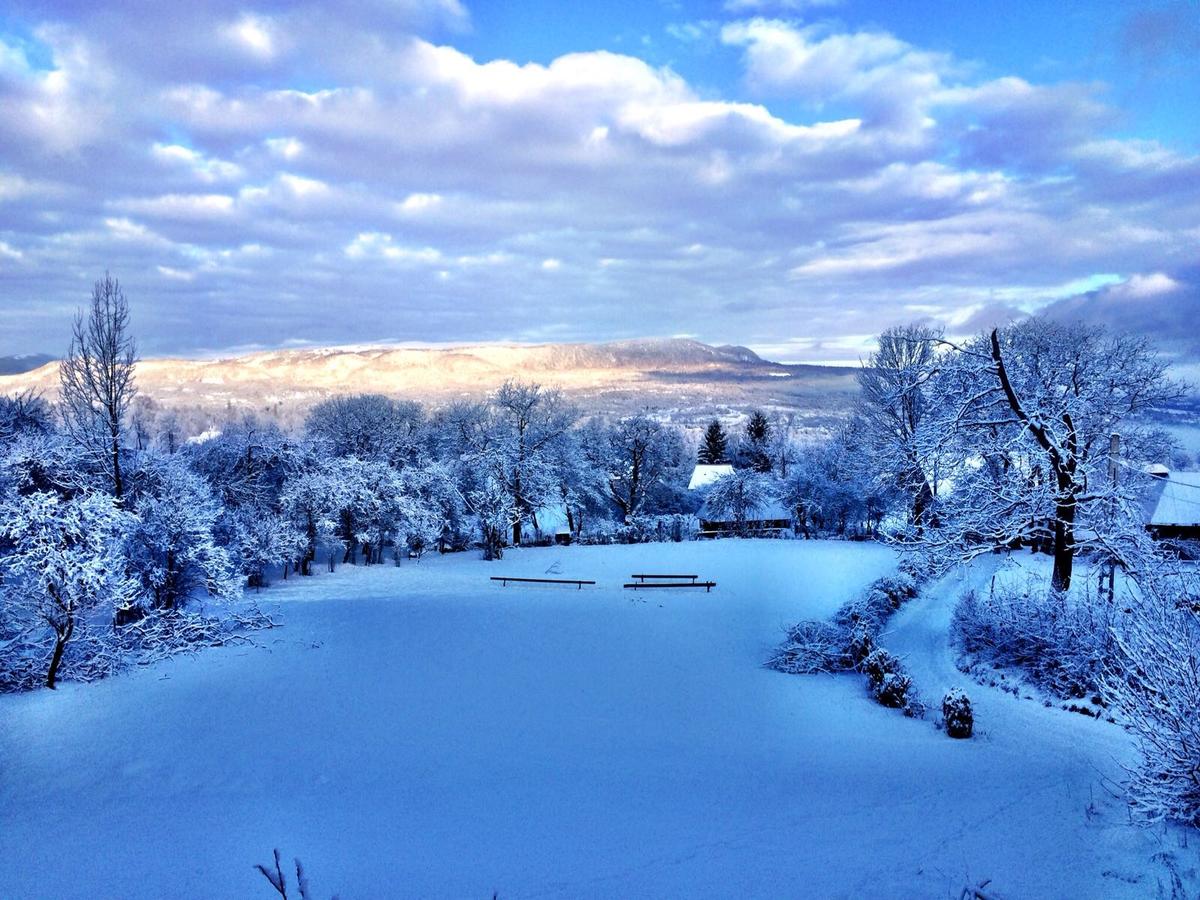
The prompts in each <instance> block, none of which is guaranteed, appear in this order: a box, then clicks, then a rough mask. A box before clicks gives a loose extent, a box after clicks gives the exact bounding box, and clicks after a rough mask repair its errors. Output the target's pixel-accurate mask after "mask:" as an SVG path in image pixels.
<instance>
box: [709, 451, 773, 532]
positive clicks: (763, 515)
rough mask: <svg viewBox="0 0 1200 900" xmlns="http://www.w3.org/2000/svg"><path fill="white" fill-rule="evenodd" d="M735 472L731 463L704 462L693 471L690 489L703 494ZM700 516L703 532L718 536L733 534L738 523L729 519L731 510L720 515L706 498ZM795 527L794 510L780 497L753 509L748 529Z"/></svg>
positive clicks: (747, 523)
mask: <svg viewBox="0 0 1200 900" xmlns="http://www.w3.org/2000/svg"><path fill="white" fill-rule="evenodd" d="M732 474H733V466H731V465H729V464H728V463H720V464H717V465H709V464H704V463H701V464H700V465H697V466H696V468H695V470H694V471H693V472H692V478H691V480H690V481H689V482H688V490H689V491H695V492H699V493H700V494H703V493H704V491H705V490H707V489H708V488H709V487H711V486H712V485H713V483H714V482H716V481H717V480H718V479H719V478H724V477H725V476H726V475H732ZM697 516H698V517H699V519H700V536H701V537H717V536H719V535H723V534H733V533H734V532H736V530H737V523H736V522H733V521H731V520H729V519H728V513H725V514H724V515H718V514H716V513H712V512H710V511H709V508H708V501H707V500H705V501H704V503H703V505H701V507H700V511H699V512H698V513H697ZM791 527H792V513H791V510H789V509H787V508H786V507H785V506H784V505H783V504H782V503H780V502H779V501H778V500H775V499H772V500H770V501H768V502H766V503H764V504H762V505H761V506H758V507H755V508H754V509H752V510H751V511H750V514H749V515H748V516H747V518H746V530H747V531H748V532H749V533H751V534H777V533H779V532H780V531H782V530H785V529H790V528H791Z"/></svg>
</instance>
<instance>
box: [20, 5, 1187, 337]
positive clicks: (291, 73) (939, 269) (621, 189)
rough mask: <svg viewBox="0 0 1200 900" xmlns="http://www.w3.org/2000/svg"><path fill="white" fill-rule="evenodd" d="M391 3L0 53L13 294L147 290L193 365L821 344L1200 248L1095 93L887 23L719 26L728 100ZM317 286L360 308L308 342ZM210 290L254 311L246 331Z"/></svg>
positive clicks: (189, 22)
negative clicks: (695, 343) (544, 51)
mask: <svg viewBox="0 0 1200 900" xmlns="http://www.w3.org/2000/svg"><path fill="white" fill-rule="evenodd" d="M785 5H786V4H778V3H777V4H773V7H772V8H773V9H775V10H779V9H781V8H783V7H784V6H785ZM164 8H165V7H164ZM389 8H390V9H392V10H393V11H394V13H395V17H396V19H397V20H403V21H402V23H401V24H397V25H389V24H387V23H381V22H380V20H378V19H375V18H372V17H371V16H370V15H369V14H368V13H365V12H363V10H362V9H360V8H359V7H358V6H356V5H352V6H351V7H345V8H339V12H338V14H336V15H333V14H326V13H324V12H323V11H321V10H318V9H315V8H314V9H312V10H309V13H310V14H309V15H306V16H301V15H299V14H298V13H292V12H285V11H275V10H276V9H277V8H276V7H274V6H272V7H271V9H272V12H271V15H270V16H269V17H268V16H265V15H261V14H259V13H257V12H252V11H249V9H250V8H246V9H247V11H245V13H244V15H243V10H242V8H240V7H226V8H225V9H224V12H222V13H221V14H220V15H216V14H214V13H213V11H212V10H211V9H208V10H207V11H206V10H204V9H201V11H200V12H196V11H195V10H192V9H191V7H188V8H183V7H173V8H172V10H171V11H170V14H168V13H166V12H164V13H162V14H161V15H160V14H159V12H158V11H156V9H150V8H148V9H146V11H144V13H143V14H142V18H146V17H149V18H151V19H153V25H154V27H153V28H151V27H150V26H149V25H146V24H144V23H143V22H142V21H140V20H139V21H135V19H137V18H138V17H134V16H130V15H129V14H128V13H122V12H119V11H118V12H113V13H112V14H111V16H110V17H109V18H108V19H106V20H105V22H106V23H107V24H109V25H111V28H98V27H94V23H91V20H88V21H87V22H86V23H85V22H84V20H83V18H81V19H80V21H79V22H78V23H74V24H72V23H60V24H58V25H54V26H45V27H44V28H43V29H42V30H40V31H39V32H38V33H39V34H40V37H39V38H38V40H39V41H41V42H43V47H40V48H39V53H38V55H37V58H38V59H39V61H40V60H42V59H43V58H44V59H48V60H50V62H49V63H47V64H46V65H45V66H44V68H43V69H35V68H33V67H31V65H30V64H29V60H28V59H27V58H26V56H25V53H24V52H23V51H19V50H14V49H13V47H11V46H9V45H7V44H0V73H3V77H2V78H0V146H3V147H4V151H5V153H4V157H5V158H4V171H3V173H2V174H0V203H3V210H4V223H3V235H2V236H3V240H4V241H5V242H6V243H5V244H4V246H5V247H7V248H9V249H10V250H11V251H13V252H16V253H20V254H22V259H21V265H20V267H19V268H20V271H21V273H22V277H24V273H26V272H27V273H28V279H27V280H26V281H25V282H23V284H33V283H36V284H38V285H39V292H40V293H39V296H40V295H41V294H42V293H44V294H45V295H46V296H47V297H49V298H53V299H54V300H55V301H56V302H60V303H65V302H68V301H70V302H75V301H76V300H77V297H76V294H77V291H78V284H79V283H80V280H81V279H83V281H85V282H86V280H87V278H88V277H89V273H91V272H93V270H98V271H103V269H104V268H105V267H106V266H107V267H112V268H114V270H116V271H118V273H119V274H120V275H121V276H122V277H123V278H126V279H128V280H130V283H131V284H135V283H136V282H137V279H138V278H139V277H140V276H141V275H145V276H146V277H147V279H148V280H149V283H153V284H154V285H155V291H158V292H160V294H159V295H156V296H154V297H148V298H147V299H146V301H145V302H146V303H147V304H149V305H151V306H152V307H153V308H154V309H155V310H156V311H157V314H158V315H159V316H160V319H159V320H155V319H154V317H153V316H148V317H146V318H145V319H142V320H141V321H145V322H155V321H161V322H163V323H167V324H160V325H157V326H155V327H159V328H160V331H159V332H158V333H159V335H160V336H161V339H162V340H163V341H168V340H177V341H181V342H182V341H188V340H192V339H193V338H192V337H191V333H192V331H197V332H200V333H203V334H204V335H205V340H206V341H207V342H208V345H209V346H211V345H212V344H213V343H219V342H220V341H221V340H223V339H224V338H223V337H221V336H222V335H223V336H224V337H232V338H235V339H236V342H244V341H247V340H252V341H259V342H264V343H269V342H271V341H274V340H275V337H274V335H276V334H280V333H286V334H303V335H306V336H308V337H311V338H313V339H320V340H339V339H354V338H356V337H358V336H360V335H358V333H357V332H356V331H355V329H361V328H364V327H367V326H366V325H364V324H363V323H366V322H369V321H372V320H376V321H377V320H378V319H379V317H380V316H395V315H398V314H402V313H404V312H406V311H416V310H420V315H417V316H409V317H408V318H409V319H410V320H412V323H413V324H412V327H413V328H414V329H416V330H417V331H418V334H417V335H415V336H417V337H421V338H424V339H436V338H438V337H443V338H444V337H447V336H454V337H459V338H463V339H478V338H483V337H488V336H489V334H490V331H494V330H495V329H496V328H498V327H500V324H499V321H498V320H499V318H500V317H499V316H498V314H497V312H496V309H497V307H496V298H498V297H504V298H520V301H521V302H519V303H511V304H506V305H505V307H504V319H505V322H504V324H503V327H504V330H505V333H506V334H519V333H534V332H535V331H537V330H538V329H555V328H559V329H563V328H565V329H566V331H565V332H563V333H564V334H568V336H571V337H597V338H599V337H606V336H610V335H613V334H626V333H628V330H629V328H630V325H629V320H630V316H629V313H628V311H629V308H630V307H631V306H637V307H638V316H637V319H636V321H637V322H638V330H640V331H645V332H653V333H671V332H674V331H678V330H679V323H680V322H681V321H683V322H695V323H704V327H705V328H707V329H708V332H707V335H708V336H709V337H714V336H715V337H716V338H717V339H720V340H734V341H738V342H742V343H754V342H755V341H757V342H758V343H760V344H764V345H771V344H780V345H781V346H782V345H783V344H782V343H781V342H785V339H783V338H779V337H778V335H781V334H788V335H794V336H796V337H797V339H799V338H801V337H803V336H804V335H805V334H811V335H813V336H814V337H813V339H812V346H811V348H810V350H811V352H812V353H814V354H819V353H834V352H835V351H836V348H839V347H843V348H844V347H845V346H849V345H847V344H844V343H839V341H841V340H842V336H846V335H849V336H850V337H849V338H846V340H849V341H850V343H851V344H853V343H854V342H855V341H857V340H858V336H861V335H864V334H869V333H871V332H873V331H876V330H878V329H879V328H880V327H883V326H884V325H887V324H891V323H892V322H894V321H896V320H897V319H898V318H903V317H912V316H922V317H928V318H931V319H934V320H938V321H945V322H959V321H966V322H969V321H973V320H974V319H975V318H976V317H978V316H982V315H986V314H988V313H989V310H990V309H991V306H992V305H993V304H994V303H996V302H1000V303H1007V304H1009V305H1013V306H1020V307H1022V308H1025V307H1031V306H1035V305H1037V304H1038V303H1044V302H1046V301H1047V300H1049V299H1053V298H1055V297H1059V296H1061V295H1062V290H1063V288H1062V286H1063V285H1069V284H1071V283H1073V282H1075V283H1080V282H1079V281H1078V280H1079V279H1081V278H1085V277H1091V276H1090V275H1089V273H1097V272H1101V273H1107V272H1114V271H1115V272H1124V273H1130V272H1137V273H1145V274H1141V275H1138V276H1133V277H1129V278H1127V279H1125V280H1126V282H1127V283H1126V284H1125V285H1124V286H1123V289H1124V290H1125V291H1127V293H1128V295H1129V297H1130V299H1136V297H1137V296H1139V295H1140V294H1139V292H1141V294H1143V295H1144V292H1148V291H1155V290H1158V291H1164V290H1168V289H1169V284H1168V281H1170V282H1176V281H1180V280H1181V279H1180V276H1179V275H1178V268H1179V266H1180V265H1181V264H1183V263H1186V262H1187V261H1188V260H1190V259H1193V258H1194V247H1195V244H1196V241H1197V234H1200V231H1197V228H1196V222H1197V221H1200V159H1198V158H1197V157H1196V156H1194V155H1188V154H1187V153H1185V152H1183V151H1182V150H1180V149H1172V148H1171V147H1169V146H1167V145H1165V144H1160V143H1156V142H1153V141H1130V140H1124V139H1117V138H1115V137H1113V136H1112V135H1111V134H1110V133H1109V132H1108V130H1107V129H1108V128H1109V123H1110V122H1111V121H1112V119H1111V115H1112V111H1111V110H1110V109H1109V108H1108V107H1107V106H1106V105H1105V104H1104V103H1103V102H1102V100H1101V97H1102V94H1101V92H1100V89H1099V88H1097V87H1096V86H1093V85H1078V84H1038V83H1034V82H1033V81H1031V80H1028V79H1027V78H1023V77H1020V74H1028V73H1019V74H1012V75H1005V76H1003V77H999V78H992V79H990V80H981V79H979V78H976V77H974V74H975V73H974V72H973V71H972V69H971V68H970V67H969V66H965V65H963V64H962V63H961V62H960V61H958V60H955V59H953V58H950V57H948V56H947V55H945V54H939V53H931V52H929V51H927V50H925V49H923V48H921V47H918V46H916V45H914V44H912V43H910V42H908V41H905V40H903V39H902V38H901V37H898V36H896V35H892V34H888V33H886V32H884V31H880V30H877V29H876V30H861V29H859V30H856V29H852V28H845V27H839V26H836V25H834V24H830V23H825V24H821V25H819V26H816V25H811V24H808V25H800V24H796V23H795V22H783V21H778V20H774V19H766V18H756V19H750V20H749V21H741V22H734V23H731V24H728V25H726V26H725V27H724V28H723V29H720V31H719V36H720V39H721V40H723V41H725V42H726V44H727V45H728V46H730V47H733V48H735V52H737V53H739V54H740V56H741V59H742V65H743V67H744V75H745V82H746V84H747V85H748V86H749V87H750V88H751V90H750V91H749V93H748V94H747V92H746V91H744V90H742V89H741V88H738V89H730V90H727V91H722V90H720V88H719V85H713V84H705V85H703V86H697V85H693V84H691V83H689V82H688V81H687V80H685V79H684V78H683V77H682V76H681V75H680V74H679V73H678V72H677V71H674V70H672V69H671V68H667V67H663V66H658V65H652V64H650V63H649V62H647V61H646V60H643V59H639V58H637V57H636V56H634V55H631V54H618V53H611V52H580V53H571V54H567V55H564V56H562V57H559V58H557V59H553V60H551V61H549V62H547V63H545V64H537V63H527V64H518V63H517V62H514V61H511V60H506V59H497V60H484V59H476V58H473V57H471V56H470V55H468V54H467V53H464V52H463V51H462V50H460V49H457V48H455V47H453V46H447V45H444V44H438V43H436V42H434V41H433V40H430V39H428V38H427V37H426V38H422V37H419V36H417V34H419V33H421V32H420V28H421V27H424V26H423V25H419V24H414V23H421V22H431V23H435V24H433V25H430V28H435V27H436V28H438V29H442V28H444V26H445V25H446V24H447V23H448V22H450V21H451V20H455V21H458V22H459V23H462V22H464V21H465V18H466V11H465V9H463V8H462V7H461V6H459V5H458V4H457V3H453V2H450V3H443V2H436V0H434V2H421V0H413V2H407V3H393V4H392V6H390V7H389ZM741 8H742V10H743V11H746V9H747V7H746V5H745V4H743V5H742V7H741ZM795 8H796V7H795V5H793V6H792V9H793V11H794V10H795ZM815 9H816V7H815V6H813V5H811V4H805V9H804V10H801V12H804V13H811V12H813V11H814V10H815ZM230 10H234V11H233V12H231V11H230ZM753 11H754V12H762V11H764V5H763V4H755V8H754V10H753ZM205 13H206V14H205ZM847 14H849V13H847ZM76 15H78V16H80V17H84V16H85V15H90V13H89V12H88V11H87V10H82V11H79V12H77V13H76ZM175 18H179V22H175ZM391 21H392V20H391V19H390V18H389V20H388V22H389V23H390V22H391ZM810 21H811V19H810ZM213 23H216V24H215V25H214V24H213ZM85 24H87V25H88V27H84V25H85ZM192 26H196V27H192ZM201 26H202V27H201ZM223 28H228V29H231V30H229V31H222V29H223ZM414 29H416V31H417V33H414ZM151 32H154V33H153V35H151ZM701 33H703V34H701ZM716 33H717V32H716V31H715V30H714V26H710V25H708V24H698V25H697V26H696V29H695V30H685V31H680V36H682V37H685V38H686V37H689V36H690V37H696V36H700V37H702V38H703V39H704V40H708V37H706V36H704V35H709V36H711V35H713V34H716ZM214 34H216V37H217V38H219V39H218V40H214ZM85 35H86V37H85ZM139 42H140V43H139ZM147 48H149V50H148V52H146V51H147ZM673 50H674V51H677V52H697V53H698V52H699V48H696V47H694V46H692V45H688V46H679V45H674V46H673ZM734 94H737V95H738V96H733V95H734ZM742 94H747V95H748V96H749V97H750V98H751V100H750V101H748V100H746V99H744V98H743V97H742V96H741V95H742ZM131 97H136V98H138V102H136V103H133V102H130V98H131ZM168 135H169V136H170V137H166V136H168ZM6 258H10V259H11V255H10V256H8V257H6ZM543 271H544V272H545V273H547V275H549V274H550V273H553V277H545V278H531V277H530V273H532V272H543ZM93 274H94V273H93ZM1164 279H1165V280H1164ZM43 286H44V288H43ZM1117 287H1122V286H1117ZM1116 289H1117V288H1113V290H1116ZM13 290H14V291H15V289H13ZM332 291H337V292H339V293H340V294H341V295H344V296H352V297H353V298H354V302H355V304H356V308H358V309H361V310H362V313H363V314H362V315H361V316H354V317H346V322H345V323H339V324H338V325H337V326H336V328H333V329H326V328H324V327H323V326H322V327H320V328H318V326H316V325H314V324H313V323H314V321H316V320H317V319H319V318H320V317H317V316H314V315H313V312H314V310H317V309H321V308H322V306H321V304H323V303H326V302H328V297H329V295H330V293H331V292H332ZM21 296H25V294H22V295H21ZM1163 296H1169V295H1163ZM213 297H222V298H230V299H231V300H236V299H239V298H251V297H252V298H254V299H255V301H256V303H257V307H256V308H257V309H259V310H261V311H262V312H261V315H259V316H256V317H254V318H253V319H246V320H241V321H240V324H238V325H236V326H235V325H234V324H231V322H232V320H231V319H230V318H229V316H228V315H227V313H226V310H227V309H228V307H227V306H225V305H220V304H217V303H214V302H213V300H212V298H213ZM647 298H653V299H652V302H651V301H650V300H648V299H647ZM182 299H186V300H187V301H188V302H186V303H184V302H178V301H180V300H182ZM20 302H21V301H20V298H19V297H18V295H17V294H16V293H15V292H14V293H12V294H11V295H10V296H8V297H5V296H3V295H2V294H0V314H2V315H3V317H4V320H5V323H6V326H9V323H10V322H15V323H18V324H16V325H14V326H12V328H13V329H14V330H12V331H10V332H9V333H11V334H16V333H18V330H19V329H25V331H23V332H21V333H22V334H23V335H24V337H22V338H20V339H21V340H26V339H28V338H29V336H30V335H31V334H33V332H34V330H35V329H36V328H38V327H40V326H38V325H37V324H36V323H34V322H33V320H32V319H30V318H29V317H25V316H23V315H22V314H21V307H20V305H19V304H20ZM176 309H189V310H192V313H191V315H192V316H193V317H195V318H196V319H197V321H196V322H192V321H191V320H189V321H188V322H187V323H186V324H187V325H188V326H189V327H187V328H183V327H179V326H178V321H179V320H178V319H177V318H172V316H175V315H176V314H175V312H173V311H174V310H176ZM22 323H26V324H22ZM171 323H175V327H174V330H172V329H171V327H170V324H171ZM196 326H198V327H196ZM689 327H690V330H693V331H696V330H697V328H698V327H699V326H698V325H696V326H689ZM246 329H256V330H255V332H254V333H253V334H246V333H243V332H244V331H245V330H246ZM337 329H341V330H340V331H339V330H337ZM556 333H557V332H556ZM702 336H703V335H702ZM230 342H234V341H232V340H231V341H230ZM788 346H791V344H788ZM800 346H801V345H800V344H798V343H797V344H795V347H797V348H799V347H800ZM831 348H833V349H831ZM0 352H4V350H3V347H0Z"/></svg>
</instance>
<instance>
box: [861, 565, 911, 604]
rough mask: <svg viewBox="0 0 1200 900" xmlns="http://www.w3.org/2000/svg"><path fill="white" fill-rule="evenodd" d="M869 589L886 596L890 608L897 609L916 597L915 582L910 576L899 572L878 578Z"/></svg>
mask: <svg viewBox="0 0 1200 900" xmlns="http://www.w3.org/2000/svg"><path fill="white" fill-rule="evenodd" d="M871 589H872V591H879V592H881V593H882V594H884V595H885V596H887V598H888V599H889V600H890V601H891V603H892V608H893V609H899V608H900V607H901V605H902V604H904V603H907V602H908V601H909V600H911V599H913V598H914V597H915V596H917V581H916V579H915V578H913V577H912V576H911V575H908V574H905V573H903V572H901V573H900V574H898V575H888V576H885V577H883V578H880V579H879V580H878V581H876V582H875V583H874V584H873V585H871Z"/></svg>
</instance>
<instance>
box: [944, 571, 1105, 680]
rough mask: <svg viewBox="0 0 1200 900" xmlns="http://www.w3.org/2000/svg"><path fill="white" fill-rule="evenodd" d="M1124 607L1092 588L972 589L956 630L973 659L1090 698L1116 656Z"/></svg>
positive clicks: (961, 605)
mask: <svg viewBox="0 0 1200 900" xmlns="http://www.w3.org/2000/svg"><path fill="white" fill-rule="evenodd" d="M1119 608H1120V607H1119V605H1112V604H1108V603H1101V602H1099V601H1097V599H1096V598H1095V596H1094V595H1093V594H1091V593H1090V592H1088V591H1086V590H1084V591H1079V592H1077V593H1072V594H1070V595H1063V594H1061V593H1056V592H1052V591H1049V590H1026V591H1003V590H998V591H994V592H992V593H990V594H988V595H986V596H980V595H978V594H976V593H974V592H968V593H966V594H965V595H963V597H962V599H961V600H960V601H959V603H958V605H957V607H955V610H954V617H953V620H952V622H951V628H950V631H951V637H952V639H953V640H954V641H955V643H956V644H957V645H958V646H959V648H960V649H961V650H963V651H964V652H965V653H966V654H968V656H969V657H971V661H972V662H975V663H983V664H986V665H990V666H996V667H1004V668H1017V669H1021V670H1022V671H1024V672H1025V673H1026V674H1027V675H1028V677H1029V679H1030V680H1031V681H1032V682H1033V683H1034V684H1036V685H1038V686H1039V687H1041V688H1044V689H1045V690H1047V691H1049V692H1050V693H1052V694H1054V695H1055V696H1058V697H1064V698H1072V697H1073V698H1079V697H1088V696H1091V695H1093V694H1095V693H1096V692H1097V690H1098V689H1099V685H1100V678H1101V673H1102V672H1103V670H1104V668H1105V666H1106V665H1107V664H1108V662H1109V661H1110V660H1111V659H1112V658H1113V654H1114V652H1115V649H1116V648H1115V645H1114V643H1113V640H1112V627H1113V626H1114V625H1115V624H1116V618H1117V616H1118V615H1119V613H1118V611H1117V610H1118V609H1119Z"/></svg>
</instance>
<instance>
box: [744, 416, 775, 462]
mask: <svg viewBox="0 0 1200 900" xmlns="http://www.w3.org/2000/svg"><path fill="white" fill-rule="evenodd" d="M770 439H771V423H770V422H768V421H767V417H766V416H765V415H763V413H762V410H758V409H756V410H755V411H754V412H753V413H752V414H751V416H750V421H749V422H747V423H746V443H747V447H746V450H747V454H746V455H747V457H748V460H747V461H748V463H749V465H750V468H752V469H753V470H754V471H755V472H770V471H771V451H770V448H769V441H770Z"/></svg>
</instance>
